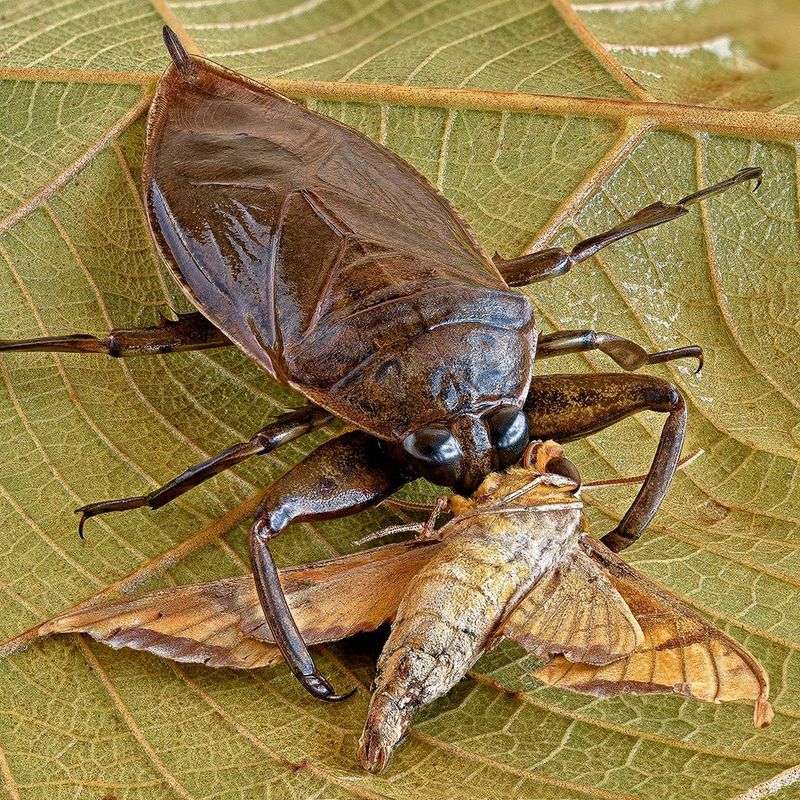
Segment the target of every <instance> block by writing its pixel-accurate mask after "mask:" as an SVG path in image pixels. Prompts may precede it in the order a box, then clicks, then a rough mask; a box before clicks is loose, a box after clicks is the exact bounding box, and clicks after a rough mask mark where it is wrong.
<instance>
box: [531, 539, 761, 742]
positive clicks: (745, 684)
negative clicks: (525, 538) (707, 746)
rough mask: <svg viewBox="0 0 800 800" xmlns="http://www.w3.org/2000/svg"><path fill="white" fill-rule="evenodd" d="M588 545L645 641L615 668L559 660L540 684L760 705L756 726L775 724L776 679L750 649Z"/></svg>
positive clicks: (539, 674)
mask: <svg viewBox="0 0 800 800" xmlns="http://www.w3.org/2000/svg"><path fill="white" fill-rule="evenodd" d="M582 544H583V546H584V547H585V548H586V550H587V552H588V553H590V554H591V557H592V558H593V559H594V560H595V563H597V564H600V565H601V566H602V568H603V569H604V570H606V571H607V572H608V574H609V577H610V580H611V583H613V585H614V586H615V587H616V589H617V590H618V591H619V593H620V594H621V595H622V597H623V598H624V599H625V602H626V603H627V604H628V606H629V607H630V609H631V611H632V612H633V614H634V616H635V617H636V619H637V620H638V622H639V624H640V625H641V628H642V631H643V634H644V639H643V641H642V642H641V644H640V645H639V646H638V647H637V648H636V649H635V651H634V652H633V653H631V654H630V655H628V656H626V657H624V658H621V659H620V660H618V661H616V662H613V663H610V664H603V665H592V664H573V663H570V662H569V661H567V660H566V659H565V658H561V657H556V658H554V659H552V661H550V662H549V663H548V664H546V665H545V666H544V667H542V668H540V669H539V670H537V671H536V673H535V675H536V677H537V678H539V679H540V680H542V681H544V682H545V683H547V684H549V685H551V686H558V687H559V688H561V689H571V690H573V691H576V692H584V693H588V694H594V695H598V696H600V697H608V696H611V695H618V694H627V693H632V694H637V693H650V692H676V693H678V694H682V695H686V696H688V697H694V698H696V699H698V700H706V701H710V702H721V701H724V700H754V701H756V705H755V711H754V723H755V724H756V725H757V726H758V727H761V726H763V725H765V724H768V723H769V721H770V720H771V719H772V709H771V706H770V704H769V702H768V701H767V697H768V695H769V679H768V677H767V674H766V672H765V671H764V668H763V667H762V666H761V664H759V662H758V661H757V660H756V659H755V658H754V657H753V656H752V655H750V653H749V652H748V651H747V650H746V649H745V648H744V647H742V646H741V645H740V644H738V643H737V642H736V641H734V640H733V639H731V638H730V637H729V636H727V635H726V634H724V633H723V632H722V631H720V630H719V629H717V628H715V627H714V626H713V625H710V624H709V623H708V622H706V621H705V620H704V619H702V617H700V616H699V615H698V614H696V613H695V612H694V611H693V610H692V609H691V608H689V607H688V606H687V605H686V604H684V603H683V602H681V601H680V600H679V599H678V598H677V597H676V596H675V595H673V594H672V593H671V592H668V591H667V590H665V589H663V588H662V587H660V586H658V585H657V584H655V583H653V582H652V581H650V580H649V579H648V578H647V577H645V576H644V575H642V574H641V573H640V572H638V571H637V570H635V569H633V568H632V567H630V566H628V565H627V564H626V563H625V562H623V561H622V560H621V559H619V558H618V557H617V556H615V555H614V554H613V553H611V552H610V551H608V550H607V549H606V548H605V547H603V546H602V545H601V544H599V543H597V542H595V541H593V540H591V539H588V538H585V539H584V540H583V542H582Z"/></svg>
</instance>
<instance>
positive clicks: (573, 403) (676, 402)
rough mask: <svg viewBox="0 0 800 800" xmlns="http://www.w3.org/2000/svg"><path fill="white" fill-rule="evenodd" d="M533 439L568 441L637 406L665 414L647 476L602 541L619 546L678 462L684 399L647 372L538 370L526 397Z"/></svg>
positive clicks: (632, 534)
mask: <svg viewBox="0 0 800 800" xmlns="http://www.w3.org/2000/svg"><path fill="white" fill-rule="evenodd" d="M525 411H526V414H527V416H528V426H529V430H530V435H531V438H532V439H555V440H556V441H557V442H569V441H571V440H573V439H579V438H582V437H584V436H588V435H590V434H592V433H596V432H597V431H599V430H602V429H603V428H606V427H608V426H609V425H613V424H614V423H615V422H618V421H619V420H621V419H623V418H625V417H628V416H630V415H631V414H635V413H637V412H638V411H659V412H661V413H663V414H667V415H668V416H667V419H666V422H665V423H664V427H663V428H662V430H661V439H660V440H659V443H658V447H657V448H656V453H655V456H654V457H653V462H652V464H651V465H650V470H649V472H648V474H647V477H646V478H645V480H644V483H642V486H641V488H640V489H639V493H638V494H637V495H636V498H635V499H634V501H633V503H632V504H631V507H630V508H629V509H628V511H627V512H626V513H625V515H624V516H623V517H622V519H621V520H620V521H619V524H618V525H617V527H616V528H614V530H613V531H610V532H609V533H607V534H606V535H605V536H604V537H603V538H602V541H603V544H605V545H606V546H608V547H609V548H610V549H611V550H614V551H615V552H619V551H620V550H624V549H625V548H626V547H628V546H630V545H631V544H633V543H634V542H635V541H636V540H637V539H638V538H639V536H641V534H642V532H643V531H644V530H645V529H646V528H647V526H648V525H649V524H650V520H652V518H653V516H654V515H655V513H656V512H657V511H658V509H659V506H660V505H661V503H662V501H663V499H664V496H665V495H666V493H667V490H668V489H669V486H670V483H671V482H672V477H673V475H674V474H675V470H676V468H677V466H678V460H679V458H680V454H681V448H682V447H683V438H684V434H685V431H686V405H685V404H684V401H683V397H682V396H681V394H680V392H679V391H678V390H677V388H676V387H675V386H673V385H672V384H671V383H668V382H667V381H664V380H661V379H660V378H655V377H651V376H646V375H624V374H622V375H620V374H605V373H603V374H589V375H542V376H539V377H536V378H534V380H533V383H532V384H531V389H530V392H529V394H528V399H527V401H526V403H525Z"/></svg>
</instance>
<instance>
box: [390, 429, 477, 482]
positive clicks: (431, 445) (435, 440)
mask: <svg viewBox="0 0 800 800" xmlns="http://www.w3.org/2000/svg"><path fill="white" fill-rule="evenodd" d="M403 449H404V450H405V451H406V453H408V455H410V456H411V457H412V458H413V459H414V460H415V461H417V462H419V463H420V464H421V465H422V466H423V469H422V473H423V475H424V476H425V477H426V478H429V479H430V480H432V481H434V482H436V483H441V484H444V485H445V486H451V485H453V484H454V483H456V482H457V481H458V478H459V475H460V473H461V460H462V458H463V454H462V452H461V447H460V446H459V444H458V441H456V438H455V437H454V436H453V434H452V433H450V431H448V430H447V428H436V427H430V428H423V429H422V430H419V431H417V432H416V433H410V434H409V435H408V436H406V438H405V439H404V440H403Z"/></svg>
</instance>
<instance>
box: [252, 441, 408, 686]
mask: <svg viewBox="0 0 800 800" xmlns="http://www.w3.org/2000/svg"><path fill="white" fill-rule="evenodd" d="M405 482H406V479H405V478H404V477H403V476H402V474H401V472H400V470H399V469H398V468H397V466H396V465H394V464H393V463H392V462H391V460H390V459H389V458H388V457H387V456H386V454H385V453H383V452H382V450H381V446H380V444H379V443H378V441H377V440H376V439H373V438H372V437H370V436H368V435H367V434H364V433H360V432H352V433H347V434H344V435H343V436H339V437H338V438H336V439H332V440H331V441H329V442H326V443H325V444H324V445H322V446H321V447H319V448H317V449H316V450H315V451H314V452H313V453H311V454H310V455H309V456H308V457H307V458H306V459H305V460H304V461H301V462H300V463H299V464H298V465H297V466H296V467H294V469H292V470H290V471H289V472H288V473H287V474H286V475H284V476H283V477H282V478H280V479H279V480H278V481H276V482H275V483H274V484H273V485H272V486H271V487H270V488H269V489H268V490H267V493H266V496H265V497H264V500H263V501H262V503H261V506H260V507H259V509H258V511H257V512H256V519H255V522H254V523H253V528H252V530H251V532H250V559H251V563H252V567H253V575H254V577H255V583H256V589H257V590H258V596H259V599H260V601H261V606H262V608H263V610H264V616H265V617H266V620H267V623H268V624H269V627H270V630H271V631H272V634H273V636H274V638H275V642H276V644H277V645H278V647H279V648H280V651H281V653H282V654H283V657H284V658H285V659H286V663H287V664H288V665H289V667H290V668H291V670H292V672H294V674H295V675H296V676H297V678H298V680H299V681H300V682H301V683H302V685H303V686H304V687H305V688H306V689H307V690H308V691H309V692H310V693H311V694H312V695H314V697H317V698H319V699H321V700H328V701H332V702H333V701H337V700H342V699H344V697H346V696H348V695H339V694H336V692H335V691H334V689H333V687H332V686H331V685H330V683H328V681H327V680H326V679H325V678H324V677H323V676H322V675H320V673H319V672H318V671H317V668H316V666H315V665H314V660H313V658H312V657H311V654H310V653H309V652H308V647H307V646H306V644H305V642H304V641H303V637H302V634H301V633H300V631H299V630H298V628H297V625H296V624H295V621H294V619H293V617H292V613H291V611H290V610H289V606H288V604H287V602H286V597H285V596H284V592H283V587H282V586H281V583H280V580H279V579H278V570H277V568H276V566H275V562H274V560H273V558H272V554H271V553H270V550H269V544H268V543H269V540H270V539H271V538H272V537H274V536H277V534H279V533H280V532H281V531H282V530H284V529H285V528H286V527H287V526H288V525H289V524H290V523H292V522H310V521H315V520H323V519H332V518H335V517H343V516H347V515H348V514H353V513H355V512H357V511H361V510H363V509H365V508H369V507H371V506H374V505H377V504H378V503H379V502H380V501H381V500H383V499H384V498H386V497H388V496H389V495H390V494H392V493H393V492H394V491H396V490H397V489H398V488H399V487H400V486H402V485H403V483H405ZM353 590H354V591H358V587H353Z"/></svg>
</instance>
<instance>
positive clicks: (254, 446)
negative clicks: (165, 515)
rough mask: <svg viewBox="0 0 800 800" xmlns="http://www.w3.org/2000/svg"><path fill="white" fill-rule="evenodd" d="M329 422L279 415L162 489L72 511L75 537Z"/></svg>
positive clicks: (319, 411)
mask: <svg viewBox="0 0 800 800" xmlns="http://www.w3.org/2000/svg"><path fill="white" fill-rule="evenodd" d="M331 419H333V416H332V414H330V412H328V411H326V410H325V409H323V408H319V407H318V406H312V405H309V406H305V407H304V408H300V409H298V410H296V411H289V412H287V413H286V414H282V415H281V416H279V417H278V418H277V419H275V420H273V421H272V422H271V423H270V424H269V425H267V426H265V427H264V428H262V429H261V430H260V431H259V432H258V433H256V434H255V435H254V436H252V437H251V438H250V439H249V440H248V441H246V442H239V443H238V444H235V445H232V446H231V447H228V448H227V449H226V450H223V451H222V452H221V453H218V454H217V455H215V456H213V457H212V458H209V459H207V460H206V461H202V462H200V463H199V464H195V465H194V466H192V467H189V469H187V470H186V471H184V472H182V473H181V474H180V475H178V476H177V477H175V478H173V479H172V480H171V481H169V482H168V483H165V484H164V485H163V486H159V487H158V488H157V489H154V490H153V491H152V492H150V493H149V494H144V495H138V496H135V497H122V498H119V499H116V500H101V501H100V502H97V503H89V504H88V505H85V506H81V507H80V508H78V509H76V511H75V513H76V514H80V515H81V520H80V523H79V524H78V534H79V535H80V537H81V539H83V538H84V537H83V530H84V526H85V524H86V521H87V520H88V519H91V518H92V517H96V516H98V515H99V514H110V513H113V512H115V511H129V510H131V509H134V508H143V507H144V506H147V507H148V508H151V509H156V508H161V506H163V505H166V504H167V503H169V502H170V501H172V500H174V499H175V498H176V497H179V496H180V495H182V494H183V493H184V492H188V491H189V489H192V488H194V487H195V486H197V485H198V484H200V483H202V482H203V481H206V480H208V479H209V478H212V477H213V476H214V475H218V474H219V473H220V472H223V471H224V470H226V469H229V468H230V467H233V466H235V465H236V464H240V463H241V462H242V461H244V460H246V459H248V458H251V457H252V456H261V455H266V454H267V453H270V452H272V451H273V450H275V449H276V448H278V447H280V446H281V445H284V444H286V443H287V442H290V441H292V440H293V439H296V438H297V437H299V436H303V435H304V434H306V433H310V432H311V431H312V430H314V429H315V428H318V427H320V426H322V425H324V424H325V423H326V422H329V421H330V420H331Z"/></svg>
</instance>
